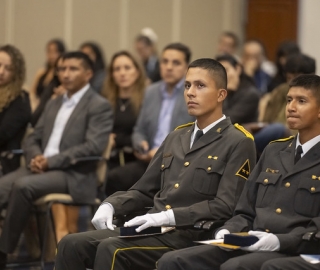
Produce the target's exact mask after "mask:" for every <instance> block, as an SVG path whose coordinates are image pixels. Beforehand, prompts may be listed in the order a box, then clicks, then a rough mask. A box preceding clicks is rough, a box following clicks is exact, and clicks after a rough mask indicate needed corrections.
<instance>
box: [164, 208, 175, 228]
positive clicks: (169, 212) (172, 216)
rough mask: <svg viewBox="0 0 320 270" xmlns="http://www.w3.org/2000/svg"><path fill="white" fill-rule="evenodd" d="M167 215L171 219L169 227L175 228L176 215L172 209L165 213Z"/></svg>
mask: <svg viewBox="0 0 320 270" xmlns="http://www.w3.org/2000/svg"><path fill="white" fill-rule="evenodd" d="M164 212H165V213H166V215H167V216H168V218H169V225H170V226H175V225H176V219H175V217H174V213H173V210H172V209H169V210H167V211H164Z"/></svg>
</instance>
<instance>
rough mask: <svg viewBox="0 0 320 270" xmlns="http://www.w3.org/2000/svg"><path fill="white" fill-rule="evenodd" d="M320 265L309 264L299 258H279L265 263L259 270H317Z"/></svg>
mask: <svg viewBox="0 0 320 270" xmlns="http://www.w3.org/2000/svg"><path fill="white" fill-rule="evenodd" d="M319 252H320V251H319ZM319 269H320V263H317V264H311V263H309V262H306V261H305V260H304V259H302V258H301V257H300V256H295V257H287V258H279V259H273V260H270V261H267V262H265V263H264V264H263V266H262V268H261V270H319Z"/></svg>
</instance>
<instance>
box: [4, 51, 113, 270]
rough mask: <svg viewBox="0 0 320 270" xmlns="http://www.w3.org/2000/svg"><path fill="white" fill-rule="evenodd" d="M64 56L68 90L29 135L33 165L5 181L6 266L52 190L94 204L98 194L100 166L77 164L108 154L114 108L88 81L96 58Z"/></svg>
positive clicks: (28, 155) (28, 148) (27, 148)
mask: <svg viewBox="0 0 320 270" xmlns="http://www.w3.org/2000/svg"><path fill="white" fill-rule="evenodd" d="M62 59H63V63H62V66H61V67H60V69H59V73H60V74H59V75H61V78H62V85H63V86H64V88H65V89H67V93H66V94H65V95H63V96H60V97H58V98H56V99H54V100H51V101H50V102H49V103H48V104H47V106H46V108H45V110H44V112H43V115H42V116H41V118H40V120H39V122H38V124H37V125H36V127H35V130H34V132H33V133H32V134H31V135H30V136H29V137H28V138H27V140H26V143H25V146H24V154H25V157H26V164H27V167H26V168H20V169H18V170H17V171H15V172H13V173H11V174H8V175H6V176H5V177H3V178H1V179H0V210H2V209H3V208H4V207H5V206H7V214H6V217H5V221H4V225H3V230H2V234H1V237H0V269H3V267H4V265H5V261H6V254H7V253H11V252H13V250H14V248H15V247H16V244H17V242H18V240H19V236H20V233H21V232H22V230H23V229H24V225H25V224H26V222H27V219H28V217H29V213H30V210H31V207H32V203H33V201H34V200H36V199H38V198H39V197H41V196H44V195H46V194H48V193H68V194H70V195H71V196H72V198H73V199H74V201H75V202H78V203H89V202H93V201H94V199H95V197H96V192H97V190H96V174H95V169H96V164H90V163H86V164H81V165H72V162H73V161H74V160H75V159H76V158H81V157H86V156H92V155H101V154H102V152H103V150H104V148H105V147H106V145H107V141H108V136H109V133H110V132H111V130H112V110H111V107H110V105H109V104H108V102H107V101H106V100H104V99H103V98H102V97H100V96H99V95H97V94H96V93H94V91H93V90H92V89H91V87H90V85H89V83H88V82H89V80H90V78H91V77H92V63H91V60H90V59H89V58H88V57H87V56H86V55H85V54H83V53H81V52H70V53H67V54H66V55H64V56H63V58H62ZM1 267H2V268H1Z"/></svg>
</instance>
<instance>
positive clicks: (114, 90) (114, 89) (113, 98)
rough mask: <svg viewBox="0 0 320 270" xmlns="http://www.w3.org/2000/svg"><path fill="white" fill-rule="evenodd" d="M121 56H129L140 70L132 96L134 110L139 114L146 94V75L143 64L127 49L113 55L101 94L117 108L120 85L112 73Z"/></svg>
mask: <svg viewBox="0 0 320 270" xmlns="http://www.w3.org/2000/svg"><path fill="white" fill-rule="evenodd" d="M120 56H126V57H128V58H129V59H130V60H131V61H132V63H133V64H134V66H135V68H136V69H137V70H138V72H139V77H138V78H137V80H136V81H135V83H134V90H135V91H133V96H132V97H131V103H132V105H133V108H134V112H135V113H136V115H138V113H139V110H140V108H141V104H142V100H143V96H144V90H145V87H146V77H145V73H144V69H143V68H142V66H141V64H140V63H139V62H138V61H137V60H136V59H135V57H133V55H132V54H131V53H129V52H127V51H120V52H117V53H115V54H114V55H113V57H112V59H111V62H110V64H109V68H108V72H107V74H108V76H107V78H106V80H105V82H104V86H103V89H102V92H101V95H102V96H104V97H105V98H107V99H108V100H109V102H110V103H111V106H112V107H113V109H114V110H115V107H116V105H117V101H118V99H119V87H118V85H117V84H116V82H115V81H114V78H113V76H112V74H113V64H114V62H115V60H116V59H117V58H118V57H120Z"/></svg>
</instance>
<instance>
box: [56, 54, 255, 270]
mask: <svg viewBox="0 0 320 270" xmlns="http://www.w3.org/2000/svg"><path fill="white" fill-rule="evenodd" d="M226 87H227V75H226V72H225V69H224V68H223V66H222V65H221V64H220V63H219V62H217V61H215V60H213V59H207V58H206V59H199V60H196V61H194V62H192V63H191V64H190V65H189V68H188V71H187V74H186V81H185V91H184V97H185V102H186V104H187V107H188V112H189V114H190V115H193V116H195V117H196V119H197V120H196V122H195V123H190V124H189V125H183V126H181V127H180V128H178V129H177V130H175V131H174V132H172V133H170V134H169V135H168V136H167V138H166V139H165V141H164V143H163V144H162V145H161V146H160V148H159V149H158V151H157V153H156V155H155V156H154V158H153V159H152V161H151V163H150V166H149V167H148V169H147V171H146V173H145V174H144V175H143V176H142V178H141V179H140V180H139V181H138V182H137V183H136V184H135V185H134V186H133V187H132V188H131V189H130V190H129V191H127V192H117V193H115V194H114V195H112V196H110V197H108V198H107V199H106V200H105V201H104V203H103V204H102V205H101V206H100V207H99V209H98V211H97V212H96V214H95V216H94V218H93V220H92V223H93V224H94V226H95V227H96V229H97V230H96V231H91V232H86V233H82V234H72V235H68V236H66V237H64V238H63V239H62V240H61V242H60V244H59V246H58V254H57V258H56V266H55V267H56V269H59V270H64V269H85V268H94V269H97V270H100V269H101V270H102V269H114V270H116V269H154V267H155V262H156V261H157V260H158V259H159V258H160V257H161V255H162V254H164V253H166V252H168V251H171V250H174V249H181V248H184V247H189V246H193V245H194V242H193V241H195V240H200V239H202V237H203V232H200V231H199V230H195V229H193V224H194V223H195V222H197V221H199V220H203V219H214V220H220V219H227V218H229V217H230V216H231V215H232V213H233V210H234V207H235V205H236V202H237V200H238V197H239V196H240V194H241V191H242V187H243V185H244V183H245V182H246V179H247V177H248V175H249V174H250V168H252V167H253V166H254V164H255V150H254V144H253V141H252V139H251V138H248V137H247V135H248V136H250V137H251V135H250V134H249V133H247V132H246V131H245V130H244V129H243V128H242V127H241V126H237V127H238V128H236V127H234V126H233V125H232V124H231V121H230V119H229V118H226V117H225V116H224V115H223V113H222V103H223V100H224V99H225V97H226V95H227V91H226V90H225V89H226ZM241 131H242V132H241ZM152 205H153V207H152V209H151V210H150V211H149V213H148V214H146V215H143V216H138V217H135V218H134V219H132V220H130V221H128V222H126V223H125V225H124V226H126V227H131V226H135V225H137V226H138V228H137V229H136V231H137V232H140V231H141V230H143V229H146V228H148V227H157V226H176V229H175V230H172V231H170V232H167V233H164V234H160V235H153V236H146V237H139V238H127V239H125V238H118V237H112V236H118V235H119V228H116V229H114V227H113V225H112V219H113V215H119V214H120V215H126V214H128V213H131V212H133V211H137V210H141V209H143V208H144V207H145V206H152ZM201 236H202V237H201ZM199 269H200V268H199Z"/></svg>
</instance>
